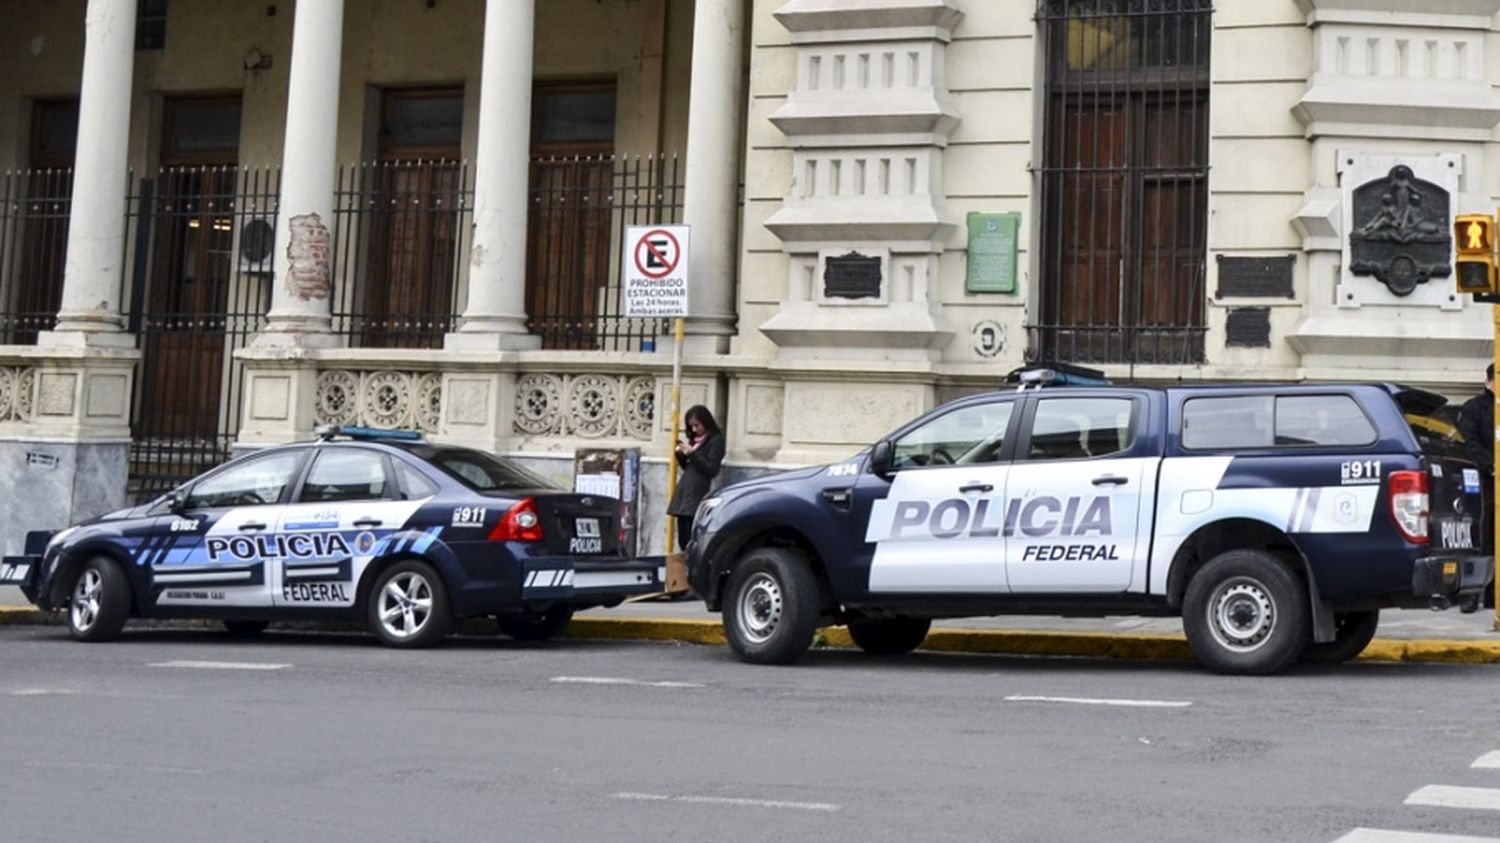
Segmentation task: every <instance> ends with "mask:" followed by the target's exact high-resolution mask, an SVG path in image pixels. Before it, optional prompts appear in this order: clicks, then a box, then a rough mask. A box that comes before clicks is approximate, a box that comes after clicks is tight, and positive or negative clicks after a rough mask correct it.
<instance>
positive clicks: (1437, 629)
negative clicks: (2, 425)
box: [0, 587, 1500, 664]
mask: <svg viewBox="0 0 1500 843" xmlns="http://www.w3.org/2000/svg"><path fill="white" fill-rule="evenodd" d="M39 621H40V615H39V613H37V612H36V611H35V610H34V609H33V608H32V607H31V606H30V605H29V604H28V603H27V602H26V600H25V598H24V597H22V596H21V594H20V592H19V590H18V589H15V588H10V587H0V623H36V622H39ZM1494 626H1495V614H1494V612H1493V610H1483V609H1482V610H1480V611H1478V612H1475V613H1474V614H1471V615H1465V614H1462V613H1460V612H1459V611H1458V610H1456V609H1450V610H1448V611H1445V612H1432V611H1428V610H1426V609H1387V610H1385V611H1383V612H1381V616H1380V628H1379V630H1378V631H1377V632H1376V635H1375V641H1374V642H1373V643H1371V645H1370V646H1369V648H1368V649H1366V650H1365V652H1364V653H1363V654H1361V656H1360V658H1361V659H1365V660H1373V661H1422V662H1449V663H1461V664H1500V632H1496V631H1495V629H1494ZM570 634H571V635H572V636H574V637H577V638H610V639H631V640H658V641H681V642H688V643H696V644H723V643H724V630H723V626H722V623H721V619H720V616H719V615H718V614H717V613H709V612H708V611H706V610H705V609H704V608H703V603H702V602H701V601H698V600H675V601H672V600H660V599H651V600H638V601H634V602H630V603H625V604H623V605H620V606H616V607H614V608H612V609H590V610H588V611H586V612H580V613H579V614H578V616H577V617H575V618H574V620H573V624H572V627H571V629H570ZM821 644H822V645H823V646H829V647H852V646H854V645H853V642H852V641H850V640H849V634H848V632H847V631H846V630H844V629H842V628H838V627H834V628H829V629H827V630H824V632H823V635H822V636H821ZM922 649H924V650H938V651H945V652H964V653H1002V654H1013V655H1045V656H1086V657H1094V658H1121V659H1153V660H1157V659H1166V660H1188V659H1191V658H1192V653H1191V651H1189V650H1188V647H1187V642H1186V640H1185V639H1184V638H1183V635H1182V621H1181V620H1180V619H1178V618H1143V617H1134V616H1121V617H1107V618H1064V617H1056V616H1050V615H1021V616H1005V617H992V618H961V619H958V620H945V621H938V622H936V623H934V624H933V627H932V632H931V633H929V634H928V636H927V640H926V641H925V642H923V644H922Z"/></svg>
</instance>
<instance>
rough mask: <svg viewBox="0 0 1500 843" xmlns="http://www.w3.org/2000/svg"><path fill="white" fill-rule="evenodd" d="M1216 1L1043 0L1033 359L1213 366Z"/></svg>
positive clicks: (1031, 332) (1030, 330)
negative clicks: (1211, 113)
mask: <svg viewBox="0 0 1500 843" xmlns="http://www.w3.org/2000/svg"><path fill="white" fill-rule="evenodd" d="M1212 14H1213V6H1212V4H1211V2H1210V0H1041V2H1039V4H1038V7H1037V19H1038V23H1039V26H1040V30H1041V37H1042V41H1043V45H1044V49H1045V52H1046V60H1045V65H1046V81H1045V84H1046V94H1045V96H1046V117H1045V125H1044V127H1043V155H1042V166H1041V172H1040V176H1041V197H1042V220H1043V226H1042V231H1043V234H1042V238H1043V239H1042V250H1041V255H1040V257H1039V264H1040V282H1041V290H1040V293H1041V294H1040V297H1039V299H1040V302H1039V307H1038V310H1037V312H1036V313H1034V314H1033V319H1034V320H1035V321H1034V322H1033V323H1032V324H1030V325H1029V326H1028V334H1029V348H1028V356H1029V357H1031V358H1032V359H1040V360H1046V361H1065V362H1089V363H1132V364H1133V363H1158V364H1192V363H1200V362H1202V361H1203V335H1204V332H1205V330H1206V327H1205V313H1204V310H1205V291H1204V278H1205V274H1206V273H1205V253H1206V244H1207V236H1206V234H1207V232H1206V225H1207V218H1208V102H1209V44H1210V33H1211V30H1212Z"/></svg>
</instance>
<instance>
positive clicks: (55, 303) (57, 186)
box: [0, 169, 73, 345]
mask: <svg viewBox="0 0 1500 843" xmlns="http://www.w3.org/2000/svg"><path fill="white" fill-rule="evenodd" d="M72 194H73V171H72V170H71V169H39V170H11V171H7V172H5V173H4V174H3V175H0V343H3V344H9V345H31V344H33V343H35V342H36V335H37V332H38V331H47V330H51V328H52V327H53V325H55V324H56V323H57V310H58V307H59V306H60V305H61V303H62V278H63V262H64V259H65V258H66V257H67V251H68V212H69V210H70V209H71V208H72V205H73V202H72V199H73V195H72Z"/></svg>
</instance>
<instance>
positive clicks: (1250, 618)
mask: <svg viewBox="0 0 1500 843" xmlns="http://www.w3.org/2000/svg"><path fill="white" fill-rule="evenodd" d="M1310 625H1311V619H1310V618H1309V608H1308V598H1307V586H1306V585H1304V584H1303V582H1302V579H1301V577H1299V576H1298V575H1297V574H1296V573H1294V572H1293V571H1291V570H1290V569H1289V568H1288V567H1287V566H1286V565H1285V564H1284V563H1283V562H1282V561H1281V560H1280V559H1277V558H1276V557H1275V556H1272V555H1271V554H1269V553H1266V552H1264V551H1259V550H1231V551H1227V552H1225V553H1221V554H1219V555H1218V556H1215V557H1214V558H1213V559H1210V560H1209V561H1208V564H1206V565H1204V566H1203V568H1202V569H1201V570H1200V571H1198V573H1197V574H1195V575H1194V576H1193V578H1192V580H1191V581H1189V582H1188V586H1187V593H1186V594H1185V595H1184V596H1183V601H1182V626H1183V630H1184V631H1185V632H1186V633H1187V639H1188V645H1189V646H1190V647H1192V648H1193V653H1194V654H1195V655H1196V656H1197V657H1198V660H1199V661H1201V662H1203V664H1204V665H1205V666H1207V667H1208V668H1209V669H1210V670H1213V671H1215V672H1218V673H1232V674H1245V675H1264V674H1268V673H1276V672H1277V671H1280V670H1283V669H1284V668H1286V667H1287V666H1288V665H1290V664H1291V663H1292V662H1294V661H1296V660H1297V657H1298V656H1300V655H1302V652H1303V649H1304V648H1306V646H1307V642H1308V641H1309V640H1310V638H1311V634H1310V632H1309V628H1310Z"/></svg>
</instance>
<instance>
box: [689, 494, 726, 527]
mask: <svg viewBox="0 0 1500 843" xmlns="http://www.w3.org/2000/svg"><path fill="white" fill-rule="evenodd" d="M723 502H724V499H723V498H721V497H719V496H718V495H711V496H709V497H706V498H704V499H703V500H701V501H699V502H698V512H697V513H695V514H694V515H693V521H695V522H701V521H703V519H705V518H707V517H708V515H709V513H711V512H713V511H714V510H715V509H717V508H718V506H719V504H721V503H723Z"/></svg>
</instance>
